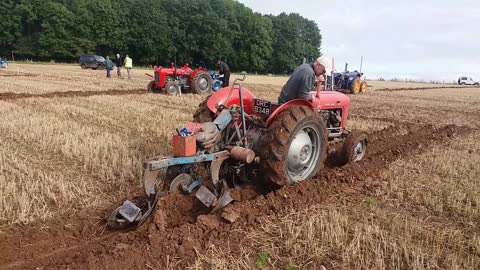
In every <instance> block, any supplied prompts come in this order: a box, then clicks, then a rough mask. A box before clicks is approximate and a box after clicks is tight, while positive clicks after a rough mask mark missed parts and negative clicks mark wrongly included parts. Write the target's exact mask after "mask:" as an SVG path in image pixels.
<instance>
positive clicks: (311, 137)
mask: <svg viewBox="0 0 480 270" xmlns="http://www.w3.org/2000/svg"><path fill="white" fill-rule="evenodd" d="M315 134H316V132H315V131H314V130H313V129H311V128H309V127H307V128H304V129H303V130H301V131H299V132H298V133H297V134H296V135H295V137H294V138H293V140H292V142H291V143H290V147H289V149H288V156H287V171H288V174H289V175H290V177H292V179H293V180H294V181H296V182H297V181H298V182H299V181H303V180H305V179H306V178H307V177H308V176H309V175H310V173H311V171H312V170H313V168H314V167H315V166H316V162H317V161H318V153H319V149H318V143H319V142H318V139H316V136H315Z"/></svg>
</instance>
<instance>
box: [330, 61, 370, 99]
mask: <svg viewBox="0 0 480 270" xmlns="http://www.w3.org/2000/svg"><path fill="white" fill-rule="evenodd" d="M347 68H348V64H347V63H346V64H345V70H344V71H343V72H335V73H333V90H335V91H339V92H346V93H350V94H358V93H365V92H367V87H368V85H367V82H366V81H365V80H362V76H363V73H361V72H359V71H357V70H355V71H352V72H350V71H348V69H347ZM326 88H327V90H328V89H332V77H331V76H328V77H327V81H326Z"/></svg>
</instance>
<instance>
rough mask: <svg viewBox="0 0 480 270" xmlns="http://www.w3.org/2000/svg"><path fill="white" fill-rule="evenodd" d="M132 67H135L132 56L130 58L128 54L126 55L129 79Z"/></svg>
mask: <svg viewBox="0 0 480 270" xmlns="http://www.w3.org/2000/svg"><path fill="white" fill-rule="evenodd" d="M132 67H133V61H132V58H130V57H129V56H128V54H127V55H125V68H126V69H127V74H128V79H129V80H130V79H131V71H132Z"/></svg>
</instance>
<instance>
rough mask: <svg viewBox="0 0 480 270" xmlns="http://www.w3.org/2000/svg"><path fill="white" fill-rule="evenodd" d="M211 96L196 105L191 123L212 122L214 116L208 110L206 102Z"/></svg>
mask: <svg viewBox="0 0 480 270" xmlns="http://www.w3.org/2000/svg"><path fill="white" fill-rule="evenodd" d="M210 96H211V94H210V95H208V96H207V97H205V99H203V101H202V102H200V104H198V107H197V110H195V112H194V113H193V121H194V122H197V123H205V122H213V120H214V116H215V114H214V113H213V112H212V111H210V109H209V108H208V105H207V102H208V99H209V98H210Z"/></svg>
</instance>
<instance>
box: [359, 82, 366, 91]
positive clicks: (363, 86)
mask: <svg viewBox="0 0 480 270" xmlns="http://www.w3.org/2000/svg"><path fill="white" fill-rule="evenodd" d="M367 87H368V85H367V82H366V81H363V82H362V83H361V84H360V92H362V93H366V92H367Z"/></svg>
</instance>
